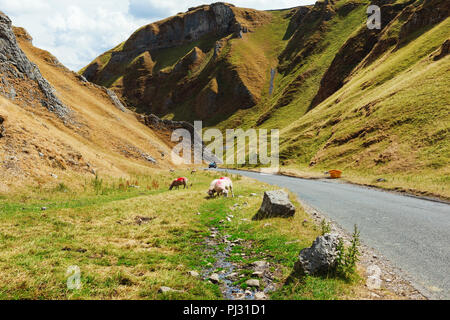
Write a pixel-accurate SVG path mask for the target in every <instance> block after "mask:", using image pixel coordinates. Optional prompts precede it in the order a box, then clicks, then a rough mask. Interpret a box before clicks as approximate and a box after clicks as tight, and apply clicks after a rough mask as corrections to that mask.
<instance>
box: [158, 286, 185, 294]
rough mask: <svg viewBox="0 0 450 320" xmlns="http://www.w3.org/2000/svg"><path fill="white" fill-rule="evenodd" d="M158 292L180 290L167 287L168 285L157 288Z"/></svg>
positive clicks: (164, 292)
mask: <svg viewBox="0 0 450 320" xmlns="http://www.w3.org/2000/svg"><path fill="white" fill-rule="evenodd" d="M158 292H159V293H163V294H166V293H169V292H180V291H179V290H175V289H172V288H169V287H161V288H159V290H158Z"/></svg>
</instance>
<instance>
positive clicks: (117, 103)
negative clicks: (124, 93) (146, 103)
mask: <svg viewBox="0 0 450 320" xmlns="http://www.w3.org/2000/svg"><path fill="white" fill-rule="evenodd" d="M106 93H107V94H108V96H109V97H110V98H111V100H112V102H113V104H114V105H115V106H116V108H117V109H119V110H120V111H122V112H127V108H125V106H124V105H123V103H122V101H120V99H119V98H118V97H117V95H116V94H115V92H114V91H112V90H109V89H106Z"/></svg>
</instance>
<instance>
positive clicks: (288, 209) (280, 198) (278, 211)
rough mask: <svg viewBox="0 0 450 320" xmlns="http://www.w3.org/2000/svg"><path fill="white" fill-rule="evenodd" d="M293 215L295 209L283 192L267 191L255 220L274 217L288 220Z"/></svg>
mask: <svg viewBox="0 0 450 320" xmlns="http://www.w3.org/2000/svg"><path fill="white" fill-rule="evenodd" d="M294 215H295V207H294V205H293V204H292V202H291V201H290V200H289V195H288V194H287V193H286V192H285V191H283V190H277V191H267V192H265V193H264V200H263V203H262V205H261V209H260V210H259V212H258V214H257V216H256V217H255V220H258V219H265V218H274V217H282V218H289V217H293V216H294Z"/></svg>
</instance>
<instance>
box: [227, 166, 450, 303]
mask: <svg viewBox="0 0 450 320" xmlns="http://www.w3.org/2000/svg"><path fill="white" fill-rule="evenodd" d="M228 171H229V172H232V173H238V174H241V175H243V176H247V177H250V178H254V179H257V180H260V181H262V182H265V183H269V184H272V185H278V186H281V187H284V188H288V189H290V190H291V191H292V192H294V193H296V194H297V195H298V197H299V198H300V199H302V201H304V202H306V203H307V204H308V205H309V206H311V207H313V208H314V209H316V210H318V211H320V212H322V213H323V214H325V215H326V216H328V217H329V218H331V219H332V220H334V221H335V222H337V223H338V224H339V225H340V226H341V227H343V228H344V229H345V230H347V231H349V232H351V231H353V227H354V225H355V224H357V225H358V227H359V229H360V230H361V239H362V240H363V242H364V243H365V244H366V245H368V246H369V247H372V248H374V249H376V250H377V251H378V252H380V253H381V254H382V255H384V256H385V257H386V258H388V259H389V260H390V261H391V262H392V263H393V264H394V265H395V266H396V267H397V268H399V269H401V270H402V271H403V272H404V273H405V274H406V275H407V276H408V277H409V278H410V279H411V280H412V281H413V283H414V285H415V286H416V287H417V288H418V289H421V290H422V291H423V292H424V293H426V294H427V295H428V296H429V297H431V298H433V299H450V205H448V204H445V203H440V202H434V201H429V200H424V199H419V198H415V197H409V196H403V195H400V194H394V193H389V192H384V191H381V190H375V189H371V188H365V187H360V186H356V185H351V184H344V183H338V182H334V181H331V180H306V179H298V178H291V177H285V176H278V175H262V174H260V173H253V172H246V171H233V170H228Z"/></svg>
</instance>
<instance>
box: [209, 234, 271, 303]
mask: <svg viewBox="0 0 450 320" xmlns="http://www.w3.org/2000/svg"><path fill="white" fill-rule="evenodd" d="M229 237H230V236H229V235H226V236H220V234H219V231H218V229H217V228H211V235H210V237H208V238H207V239H206V240H205V243H206V245H207V246H208V250H210V251H211V252H214V255H213V257H214V259H215V263H214V265H213V266H211V267H210V268H208V269H206V270H205V271H204V273H203V277H204V279H209V280H211V276H212V275H213V274H214V273H215V271H216V270H221V271H220V272H217V275H218V279H219V283H218V284H219V286H220V289H221V291H222V295H223V297H224V298H225V299H226V300H255V299H256V298H255V293H256V292H255V291H254V289H253V290H252V289H250V288H248V289H247V290H244V289H242V288H241V287H240V285H234V284H233V283H234V282H236V281H237V280H238V279H239V275H240V274H239V271H240V270H241V269H242V268H241V267H240V266H239V265H237V264H235V263H232V262H230V261H228V259H229V257H230V256H231V255H232V251H233V247H234V246H235V245H237V244H238V243H241V241H242V240H235V241H229V240H228V239H229ZM222 243H223V244H225V248H224V249H222V250H220V251H218V252H215V251H216V249H217V248H218V247H219V245H220V244H222ZM264 279H265V281H264V282H266V283H269V284H270V285H268V286H266V288H265V290H264V293H266V294H267V293H269V292H271V291H273V290H274V286H273V284H271V280H270V278H268V277H264ZM260 281H261V280H260Z"/></svg>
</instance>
